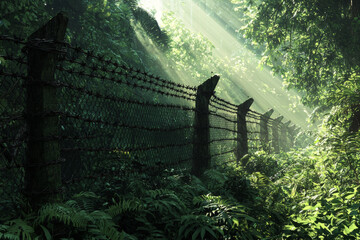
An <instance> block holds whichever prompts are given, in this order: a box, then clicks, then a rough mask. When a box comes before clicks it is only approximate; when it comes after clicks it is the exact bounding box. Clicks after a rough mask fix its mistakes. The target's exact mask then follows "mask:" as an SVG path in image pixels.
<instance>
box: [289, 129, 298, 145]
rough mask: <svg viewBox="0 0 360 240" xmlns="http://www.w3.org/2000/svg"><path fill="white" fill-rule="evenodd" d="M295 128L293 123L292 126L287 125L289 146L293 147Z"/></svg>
mask: <svg viewBox="0 0 360 240" xmlns="http://www.w3.org/2000/svg"><path fill="white" fill-rule="evenodd" d="M295 128H296V126H295V125H293V126H291V127H288V134H289V147H294V143H295Z"/></svg>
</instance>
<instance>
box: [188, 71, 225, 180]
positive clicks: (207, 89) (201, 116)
mask: <svg viewBox="0 0 360 240" xmlns="http://www.w3.org/2000/svg"><path fill="white" fill-rule="evenodd" d="M219 79H220V77H219V76H217V75H215V76H213V77H211V78H210V79H208V80H206V81H205V82H204V83H203V84H201V85H200V86H199V87H198V89H197V92H196V104H195V108H196V111H195V123H194V128H195V129H194V149H193V162H192V173H193V174H194V175H195V176H200V175H201V174H202V173H203V172H204V171H205V170H206V169H208V168H209V167H210V163H211V156H210V128H209V101H210V98H211V96H212V95H213V94H214V90H215V87H216V85H217V83H218V82H219Z"/></svg>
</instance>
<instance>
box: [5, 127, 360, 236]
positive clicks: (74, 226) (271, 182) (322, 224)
mask: <svg viewBox="0 0 360 240" xmlns="http://www.w3.org/2000/svg"><path fill="white" fill-rule="evenodd" d="M359 145H360V138H359V135H354V134H353V135H346V134H341V133H337V134H335V133H332V134H331V136H329V135H326V136H323V137H322V138H320V137H319V138H318V140H317V141H316V145H315V146H311V147H308V148H305V149H302V150H293V151H291V152H288V153H281V154H277V155H270V154H267V153H265V152H256V153H254V154H252V155H249V156H246V158H247V159H248V161H247V162H248V163H247V165H246V166H238V165H236V163H233V164H232V163H230V164H229V165H226V166H222V167H213V168H212V169H210V170H208V171H206V172H205V173H204V174H203V176H202V177H201V178H197V177H194V176H192V175H190V174H188V172H187V171H176V170H174V169H166V170H163V171H161V172H159V171H158V170H154V171H157V173H149V174H148V173H144V172H143V171H141V172H140V171H139V172H137V173H136V171H134V169H132V165H131V164H130V165H129V166H128V169H127V168H125V169H124V171H130V170H132V171H133V172H132V174H127V175H123V176H119V177H118V178H116V179H113V180H112V181H111V182H109V181H108V182H105V183H100V182H93V183H92V184H91V187H89V186H90V185H87V186H88V187H89V190H91V191H88V192H79V193H76V192H74V194H73V195H72V196H69V197H67V199H68V200H67V201H64V202H62V203H56V204H47V205H44V206H42V208H41V209H39V211H31V209H29V208H28V207H27V205H26V204H25V203H24V202H18V204H19V209H22V211H20V212H19V214H18V215H16V216H15V215H11V216H10V215H9V216H6V215H4V214H2V217H1V222H0V239H47V240H48V239H64V240H65V239H145V240H152V239H169V240H182V239H184V240H187V239H191V240H193V239H359V237H360V230H359V226H360V221H359V208H360V203H359V202H360V201H359V200H360V194H359V190H358V189H359V178H358V171H359V154H358V151H357V150H358V149H359V147H360V146H359ZM149 169H151V168H149ZM84 186H85V185H81V187H84ZM74 189H76V188H74ZM73 191H74V190H73Z"/></svg>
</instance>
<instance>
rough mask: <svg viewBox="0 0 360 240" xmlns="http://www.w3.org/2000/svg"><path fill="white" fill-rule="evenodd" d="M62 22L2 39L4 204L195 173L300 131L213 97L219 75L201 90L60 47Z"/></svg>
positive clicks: (280, 145)
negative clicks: (133, 180)
mask: <svg viewBox="0 0 360 240" xmlns="http://www.w3.org/2000/svg"><path fill="white" fill-rule="evenodd" d="M66 22H67V19H66V17H65V16H64V15H62V14H61V13H60V14H58V15H57V16H56V17H54V18H53V19H52V20H51V21H50V22H49V23H47V24H46V25H45V26H44V27H42V28H41V29H40V30H38V31H37V32H35V33H34V34H33V35H31V36H30V37H29V39H27V40H24V39H19V38H16V37H9V36H0V51H1V52H0V77H1V81H0V113H1V117H0V122H1V127H0V133H1V137H0V160H1V161H0V177H1V182H0V184H1V188H0V189H1V190H0V194H1V195H2V196H7V197H5V198H3V199H2V200H1V201H2V202H1V204H0V205H3V206H9V204H10V203H12V202H14V201H13V198H15V197H17V196H19V195H25V196H27V198H28V199H30V202H31V203H32V204H33V205H34V206H39V205H41V204H42V203H43V202H49V201H50V202H51V201H56V200H57V199H59V198H61V196H62V195H63V194H64V192H65V193H66V191H67V190H68V189H70V188H71V189H76V190H80V191H83V190H85V189H87V190H89V189H93V188H94V181H96V182H102V183H103V184H108V185H111V184H112V183H114V181H119V179H124V178H125V179H126V177H127V176H130V175H133V176H139V177H141V176H142V175H144V173H151V172H153V173H154V176H155V175H158V174H159V173H160V172H161V171H164V170H169V169H176V170H177V171H187V172H190V171H192V173H193V174H195V175H201V174H202V172H203V171H204V170H206V169H208V168H210V167H211V166H212V165H214V164H223V163H227V162H229V161H234V162H237V163H242V164H246V162H243V161H242V158H243V157H244V156H245V155H246V154H248V153H249V152H250V153H251V152H254V151H258V150H264V151H266V152H275V153H277V152H279V151H280V150H283V151H287V150H288V149H289V148H290V147H291V146H292V144H293V142H294V136H295V135H296V132H297V131H298V129H295V127H294V126H293V127H289V125H290V122H287V123H282V122H281V121H282V117H279V118H276V119H272V118H271V114H272V113H273V111H272V110H270V111H268V112H267V113H265V114H261V113H258V112H256V111H253V110H250V106H251V104H252V103H253V100H252V99H249V100H247V101H245V102H244V103H242V104H240V105H236V104H233V103H231V102H229V101H226V100H224V99H222V98H220V97H218V96H216V95H215V94H214V89H215V87H216V85H217V82H218V81H219V78H220V77H219V76H213V77H212V78H210V79H208V80H207V81H205V82H204V83H203V84H201V85H200V86H197V87H194V86H189V85H184V84H179V83H175V82H172V81H169V80H166V79H162V78H160V77H157V76H154V75H152V74H149V73H147V72H145V71H142V70H138V69H135V68H132V67H129V66H126V65H124V64H121V63H119V62H118V61H116V59H111V58H108V57H106V56H103V55H101V54H98V53H96V52H95V51H88V50H84V49H82V48H79V47H74V46H71V45H70V44H67V43H64V42H63V39H64V35H65V29H66ZM280 140H281V141H280ZM14 176H16V177H14ZM99 180H101V181H99ZM9 183H11V184H9ZM14 186H15V188H14ZM97 187H98V189H102V188H103V186H102V185H101V186H97ZM0 212H1V211H0Z"/></svg>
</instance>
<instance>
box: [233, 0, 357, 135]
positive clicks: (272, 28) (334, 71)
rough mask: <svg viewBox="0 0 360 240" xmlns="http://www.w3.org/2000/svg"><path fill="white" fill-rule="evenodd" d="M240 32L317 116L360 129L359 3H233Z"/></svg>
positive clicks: (279, 0)
mask: <svg viewBox="0 0 360 240" xmlns="http://www.w3.org/2000/svg"><path fill="white" fill-rule="evenodd" d="M232 2H233V3H234V4H235V6H236V10H237V11H239V17H242V18H243V19H244V21H245V22H247V25H246V26H244V27H243V28H242V30H241V32H242V33H243V34H244V35H245V36H246V38H250V39H251V45H252V46H253V47H255V48H257V49H258V50H261V51H262V52H263V59H262V61H263V63H265V64H267V65H269V66H271V67H272V68H273V70H274V72H276V73H277V74H279V75H281V76H282V78H283V79H284V80H285V84H286V85H287V86H288V87H289V88H295V89H297V90H298V91H299V92H301V93H302V101H303V102H304V103H305V104H307V105H310V106H313V107H317V110H318V112H324V111H325V112H329V111H330V109H333V112H332V116H333V118H334V119H336V121H337V120H339V119H341V120H343V121H348V122H347V127H348V128H350V130H352V131H357V130H358V129H359V116H360V115H359V105H358V102H359V92H358V91H359V74H360V73H359V70H360V69H359V54H358V52H359V50H360V49H359V46H360V44H359V43H360V42H359V41H360V38H359V36H360V35H359V34H360V25H359V23H360V22H359V3H357V2H356V1H337V0H334V1H323V0H316V1H306V0H304V1H296V2H294V1H282V0H259V1H257V0H255V1H253V0H234V1H232Z"/></svg>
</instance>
